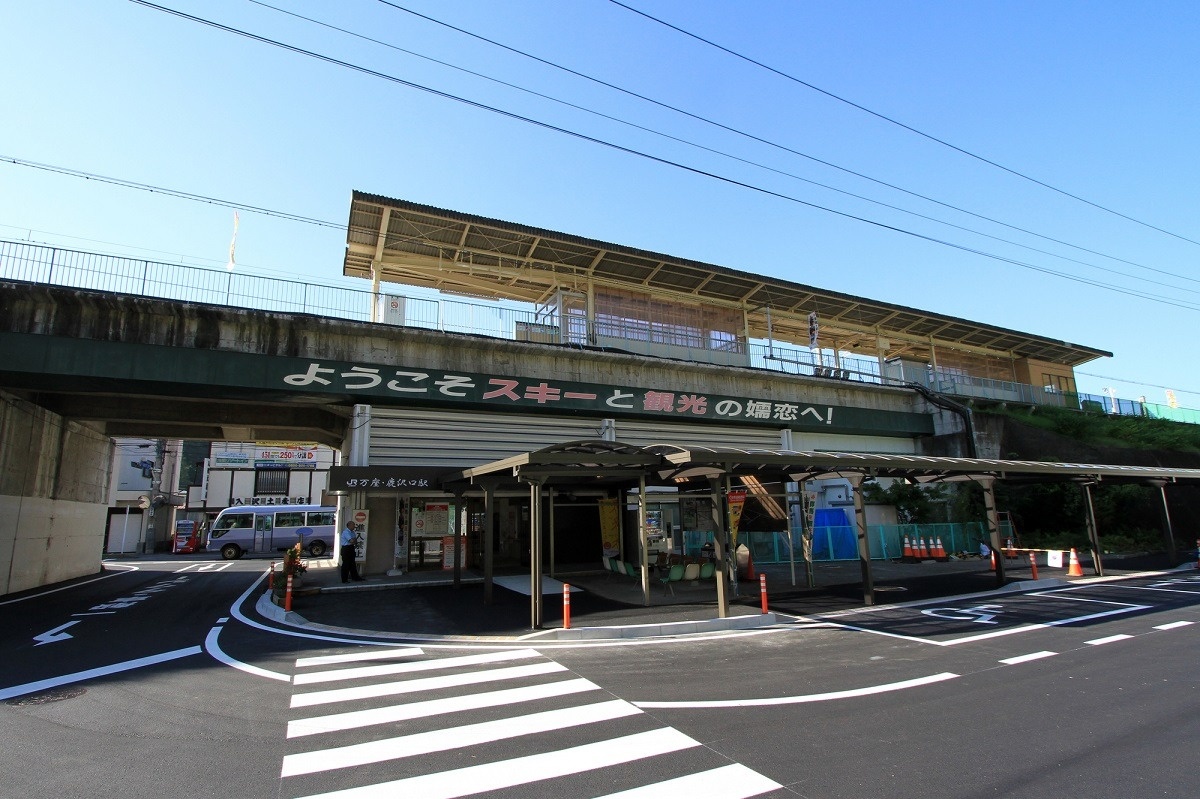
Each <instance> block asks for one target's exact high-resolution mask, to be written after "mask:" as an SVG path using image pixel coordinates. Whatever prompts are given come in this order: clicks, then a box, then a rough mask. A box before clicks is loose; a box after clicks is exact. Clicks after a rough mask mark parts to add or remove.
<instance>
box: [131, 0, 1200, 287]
mask: <svg viewBox="0 0 1200 799" xmlns="http://www.w3.org/2000/svg"><path fill="white" fill-rule="evenodd" d="M133 1H134V2H140V0H133ZM258 1H259V0H251V2H258ZM377 2H379V3H381V4H382V5H384V6H387V7H389V8H393V9H395V10H397V11H401V12H404V13H406V14H410V15H412V16H414V17H417V18H419V19H423V20H426V21H427V22H431V23H433V24H435V25H439V26H441V27H444V28H447V29H448V30H452V31H455V32H457V33H460V34H463V35H464V36H468V37H470V38H473V39H476V40H477V41H481V42H484V43H486V44H490V45H492V46H494V47H498V48H500V49H502V50H506V51H508V52H510V53H513V54H514V55H518V56H521V57H523V58H528V59H530V60H532V61H536V62H538V63H540V64H543V65H545V66H548V67H551V68H553V69H557V70H560V71H562V72H565V73H567V74H569V75H574V76H575V77H578V78H582V79H583V80H586V81H589V82H591V83H594V84H596V85H599V86H603V87H605V88H608V89H612V90H613V91H616V92H619V93H621V94H624V95H627V96H629V97H633V98H635V99H638V100H642V101H644V102H647V103H650V104H652V105H655V106H658V107H659V108H663V109H665V110H668V111H672V112H674V113H677V114H681V115H683V116H686V117H689V118H691V119H694V120H696V121H698V122H703V123H704V124H707V125H711V126H713V127H716V128H719V129H721V130H724V131H727V132H729V133H733V134H735V135H737V136H742V137H744V138H747V139H750V140H752V141H756V142H758V143H760V144H765V145H767V146H769V147H772V148H775V149H778V150H781V151H783V152H787V153H790V154H792V155H795V156H798V157H800V158H804V159H807V160H809V161H812V162H813V163H817V164H821V165H822V166H826V167H829V168H831V169H834V170H837V171H839V172H842V173H844V174H847V175H853V176H854V177H857V178H861V179H862V180H866V181H869V182H871V183H874V184H876V185H879V186H883V187H885V188H889V189H892V190H894V191H898V192H901V193H903V194H906V195H908V196H910V197H916V198H917V199H920V200H924V201H926V202H930V203H934V204H935V205H940V206H942V207H943V208H948V209H950V210H953V211H957V212H959V213H962V214H967V215H968V216H972V217H975V218H976V219H982V220H984V221H986V222H991V223H992V224H995V225H1000V226H1002V227H1005V228H1008V229H1010V230H1015V231H1017V232H1020V233H1024V234H1026V235H1029V236H1035V237H1037V238H1040V239H1043V240H1045V241H1050V242H1053V243H1055V244H1061V245H1062V246H1064V247H1070V248H1072V249H1076V250H1079V251H1081V252H1086V253H1090V254H1092V255H1099V256H1101V257H1103V258H1108V259H1111V260H1113V261H1118V262H1121V263H1125V264H1128V265H1130V266H1135V267H1137V268H1139V269H1145V270H1148V271H1151V272H1157V273H1159V274H1162V275H1167V276H1170V277H1173V278H1177V279H1179V280H1186V281H1191V282H1200V278H1193V277H1189V276H1186V275H1178V274H1175V273H1172V272H1167V271H1165V270H1162V269H1157V268H1155V267H1151V266H1146V265H1145V264H1140V263H1137V262H1136V261H1130V260H1127V259H1124V258H1120V257H1118V256H1115V255H1109V254H1108V253H1103V252H1099V251H1097V250H1092V249H1089V248H1087V247H1084V246H1081V245H1078V244H1073V243H1071V242H1068V241H1064V240H1062V239H1058V238H1054V237H1053V236H1049V235H1046V234H1043V233H1038V232H1036V231H1033V230H1029V229H1027V228H1023V227H1020V226H1018V225H1014V224H1011V223H1008V222H1004V221H1002V220H1000V219H995V218H993V217H990V216H987V215H985V214H980V213H977V212H975V211H971V210H968V209H966V208H962V207H960V206H957V205H953V204H952V203H947V202H945V201H942V200H938V199H936V198H934V197H930V196H928V195H925V194H921V193H919V192H916V191H912V190H910V189H906V188H904V187H902V186H898V185H896V184H894V183H888V182H887V181H884V180H880V179H878V178H874V177H871V176H870V175H867V174H865V173H862V172H858V171H855V170H853V169H850V168H848V167H844V166H841V165H839V164H835V163H833V162H832V161H827V160H825V159H822V158H818V157H817V156H814V155H811V154H809V153H805V152H803V151H800V150H796V149H794V148H792V147H788V146H787V145H784V144H780V143H779V142H775V141H771V140H769V139H765V138H763V137H761V136H757V135H755V134H753V133H749V132H748V131H744V130H741V129H739V128H735V127H732V126H730V125H726V124H724V123H722V122H718V121H716V120H714V119H710V118H708V117H706V116H703V115H701V114H697V113H694V112H691V111H688V110H686V109H683V108H679V107H678V106H674V105H671V104H670V103H666V102H663V101H661V100H656V99H654V98H653V97H649V96H647V95H644V94H641V93H639V92H636V91H633V90H632V89H627V88H625V87H622V86H618V85H616V84H614V83H610V82H608V81H605V80H602V79H600V78H597V77H595V76H592V75H588V74H586V73H584V72H580V71H578V70H575V69H572V68H570V67H567V66H563V65H562V64H558V63H556V62H554V61H550V60H548V59H545V58H542V57H541V56H537V55H534V54H532V53H529V52H526V51H524V50H521V49H520V48H517V47H512V46H511V45H507V44H504V43H503V42H499V41H497V40H495V39H491V38H489V37H487V36H484V35H482V34H479V33H475V32H474V31H469V30H467V29H465V28H461V27H459V26H457V25H452V24H451V23H449V22H446V21H444V20H440V19H438V18H436V17H432V16H430V15H428V14H423V13H421V12H419V11H414V10H412V9H410V8H406V7H405V6H402V5H400V4H399V3H396V2H394V1H393V0H377ZM259 4H260V5H261V4H262V3H259ZM789 177H794V176H791V175H789ZM800 179H801V180H804V179H803V178H800ZM822 185H823V184H822ZM825 188H829V187H825ZM835 191H837V190H836V189H835ZM853 196H857V195H853ZM871 202H874V201H871ZM889 207H891V206H889ZM917 216H920V214H917ZM943 224H950V223H946V222H943ZM980 235H987V234H980ZM1001 240H1002V241H1005V240H1003V239H1001ZM1018 246H1021V245H1018ZM1030 249H1033V248H1030ZM1039 252H1041V251H1039ZM1057 257H1062V256H1057ZM1077 263H1078V262H1077ZM1089 265H1090V264H1089ZM1097 268H1102V267H1097ZM1135 279H1136V278H1135Z"/></svg>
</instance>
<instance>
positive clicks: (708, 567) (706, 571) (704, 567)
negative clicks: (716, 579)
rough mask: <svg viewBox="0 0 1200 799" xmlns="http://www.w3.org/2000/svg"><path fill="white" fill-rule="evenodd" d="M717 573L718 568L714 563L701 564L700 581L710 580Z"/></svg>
mask: <svg viewBox="0 0 1200 799" xmlns="http://www.w3.org/2000/svg"><path fill="white" fill-rule="evenodd" d="M716 573H717V566H716V564H715V563H713V562H712V561H708V562H706V563H701V564H700V579H701V580H709V579H711V578H712V576H713V575H714V574H716Z"/></svg>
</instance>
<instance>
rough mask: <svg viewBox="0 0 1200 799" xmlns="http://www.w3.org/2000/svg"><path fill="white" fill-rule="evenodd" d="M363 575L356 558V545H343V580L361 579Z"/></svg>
mask: <svg viewBox="0 0 1200 799" xmlns="http://www.w3.org/2000/svg"><path fill="white" fill-rule="evenodd" d="M361 579H362V575H360V574H359V573H358V563H357V561H355V560H354V545H353V544H350V545H349V546H343V547H342V582H343V583H344V582H347V581H349V580H361Z"/></svg>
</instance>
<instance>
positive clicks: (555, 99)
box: [248, 0, 1200, 294]
mask: <svg viewBox="0 0 1200 799" xmlns="http://www.w3.org/2000/svg"><path fill="white" fill-rule="evenodd" d="M248 1H249V2H251V3H253V4H255V5H257V6H261V7H263V8H268V9H270V10H272V11H275V12H278V13H280V14H285V15H287V16H289V17H292V18H294V19H300V20H304V21H305V22H308V23H310V24H313V25H318V26H320V27H323V28H326V29H328V30H333V31H337V32H338V33H341V34H344V35H346V36H351V37H354V38H356V39H359V40H362V41H366V42H370V43H372V44H377V45H379V46H381V47H386V48H388V49H390V50H394V51H396V52H400V53H404V54H405V55H409V56H412V57H414V58H419V59H422V60H424V61H428V62H431V63H434V64H438V65H440V66H444V67H446V68H448V69H453V70H456V71H458V72H461V73H464V74H467V75H471V76H473V77H477V78H480V79H481V80H486V81H488V82H491V83H495V84H498V85H500V86H504V87H507V88H510V89H514V90H516V91H519V92H523V93H525V94H529V95H532V96H534V97H539V98H541V99H543V100H548V101H550V102H553V103H557V104H559V105H563V106H566V107H568V108H573V109H575V110H577V111H582V112H584V113H587V114H591V115H593V116H597V117H600V118H601V119H606V120H609V121H611V122H616V123H617V124H620V125H625V126H627V127H631V128H634V129H635V130H640V131H643V132H646V133H650V134H652V135H655V136H659V137H662V138H664V139H668V140H670V141H674V142H678V143H680V144H684V145H687V146H689V147H694V148H696V149H698V150H702V151H704V152H708V153H712V154H714V155H719V156H721V157H723V158H728V159H730V160H733V161H737V162H739V163H742V164H746V165H748V166H753V167H756V168H758V169H762V170H765V171H768V172H772V173H774V174H777V175H781V176H783V177H787V178H791V179H793V180H797V181H800V182H802V183H807V184H809V185H811V186H817V187H819V188H822V189H826V190H828V191H832V192H836V193H838V194H841V195H844V196H847V197H853V198H854V199H856V200H862V201H863V202H867V203H871V204H873V205H877V206H880V207H883V208H888V209H890V210H893V211H898V212H900V213H902V214H908V215H909V216H914V217H916V218H918V219H924V220H926V221H929V222H933V223H935V224H939V225H945V226H946V227H950V228H954V229H955V230H961V231H964V232H967V233H971V234H974V235H977V236H982V237H984V238H987V239H991V240H993V241H998V242H1002V243H1004V244H1008V245H1011V246H1013V247H1019V248H1021V249H1024V250H1029V251H1030V252H1036V253H1039V254H1041V255H1046V256H1049V257H1051V258H1058V259H1060V260H1063V261H1068V262H1070V263H1075V264H1079V265H1080V266H1086V267H1089V268H1092V269H1096V270H1098V271H1101V272H1108V273H1110V274H1114V275H1120V276H1121V277H1127V278H1129V279H1131V280H1144V281H1146V282H1148V283H1152V284H1155V285H1159V286H1163V287H1166V288H1171V289H1175V290H1178V291H1186V292H1188V293H1190V294H1197V293H1200V290H1197V289H1185V288H1181V287H1179V286H1175V285H1173V284H1170V283H1163V282H1161V281H1156V280H1150V279H1148V278H1140V277H1137V276H1135V275H1131V274H1129V273H1127V272H1122V271H1120V270H1117V269H1110V268H1108V267H1104V266H1100V265H1099V264H1095V263H1091V262H1089V261H1081V260H1079V259H1077V258H1070V257H1068V256H1066V255H1061V254H1059V253H1055V252H1051V251H1050V250H1043V249H1040V248H1038V247H1033V246H1030V245H1028V244H1022V243H1021V242H1018V241H1013V240H1012V239H1006V238H1003V237H1001V236H995V235H992V234H990V233H985V232H983V231H982V230H977V229H975V228H969V227H966V226H964V225H958V224H955V223H953V222H949V221H946V220H944V219H938V218H936V217H933V216H929V215H927V214H922V213H918V212H917V211H913V210H910V209H907V208H903V207H901V206H898V205H893V204H891V203H887V202H883V201H881V200H876V199H873V198H871V197H867V196H865V195H862V194H856V193H854V192H851V191H847V190H845V189H840V188H838V187H836V186H831V185H829V184H826V183H821V182H820V181H815V180H811V179H809V178H805V177H801V176H800V175H796V174H793V173H791V172H787V171H785V170H782V169H778V168H776V167H772V166H769V165H767V164H763V163H761V162H757V161H753V160H750V159H747V158H742V157H741V156H737V155H733V154H732V153H728V152H725V151H723V150H717V149H715V148H712V147H707V146H705V145H703V144H699V143H697V142H693V141H690V140H687V139H683V138H680V137H678V136H673V135H671V134H669V133H665V132H663V131H660V130H655V129H653V128H649V127H645V126H643V125H639V124H637V123H635V122H631V121H629V120H627V119H621V118H619V117H615V116H612V115H610V114H605V113H603V112H600V111H596V110H594V109H591V108H587V107H584V106H581V105H578V104H576V103H572V102H570V101H568V100H563V99H561V98H558V97H553V96H551V95H548V94H544V93H542V92H538V91H534V90H533V89H529V88H526V87H524V86H519V85H517V84H514V83H510V82H508V81H504V80H501V79H499V78H496V77H493V76H491V75H485V74H483V73H481V72H477V71H475V70H471V69H467V68H465V67H461V66H458V65H456V64H452V63H450V62H448V61H443V60H441V59H438V58H433V57H431V56H427V55H424V54H422V53H418V52H415V51H413V50H409V49H406V48H403V47H399V46H397V45H395V44H392V43H390V42H385V41H382V40H380V39H376V38H373V37H370V36H365V35H363V34H361V33H357V32H355V31H352V30H348V29H346V28H342V27H339V26H337V25H332V24H330V23H327V22H323V21H321V20H318V19H314V18H312V17H308V16H305V15H303V14H298V13H296V12H294V11H288V10H287V9H283V8H279V7H277V6H273V5H271V4H270V3H266V2H263V0H248ZM389 5H390V4H389ZM393 7H395V6H393ZM417 16H421V15H417ZM423 18H424V19H428V20H431V21H433V20H432V18H430V17H423ZM439 24H445V23H439ZM451 27H452V26H451ZM453 29H454V30H456V31H460V32H463V31H462V29H460V28H453ZM469 35H471V36H474V35H475V34H469ZM483 41H486V42H488V43H489V44H495V43H494V42H492V40H490V39H483ZM497 46H502V47H506V48H507V45H497ZM508 49H512V48H508ZM514 52H521V51H514ZM525 55H528V54H525ZM528 57H531V58H533V57H534V56H528ZM539 60H540V59H539ZM543 63H549V62H543ZM573 74H578V73H573ZM605 85H608V84H605ZM822 163H824V162H822ZM854 174H857V173H854ZM872 180H873V179H872ZM876 182H879V181H876ZM882 185H885V186H889V187H891V184H886V183H883V184H882ZM901 191H904V190H903V189H901ZM908 193H910V194H912V192H908ZM913 196H916V197H920V198H921V199H928V200H929V201H930V202H935V203H937V204H939V205H942V206H944V207H947V208H950V209H952V210H955V211H959V212H961V213H964V214H968V215H970V216H974V217H977V218H979V219H983V220H985V221H988V222H993V223H995V224H999V225H1002V226H1004V227H1008V228H1012V229H1014V230H1017V231H1019V232H1022V233H1026V234H1028V235H1031V236H1035V237H1038V238H1042V239H1045V240H1047V241H1052V242H1054V243H1057V244H1063V245H1064V246H1067V247H1072V248H1073V249H1078V250H1080V251H1083V252H1090V253H1092V254H1094V255H1099V256H1101V257H1104V258H1108V259H1110V260H1114V261H1119V262H1123V263H1127V264H1129V265H1131V266H1136V267H1138V268H1141V269H1146V270H1148V271H1151V272H1157V273H1159V274H1163V275H1166V276H1168V277H1173V278H1177V279H1179V280H1184V281H1190V282H1194V283H1200V278H1193V277H1188V276H1187V275H1177V274H1174V273H1171V272H1166V271H1164V270H1161V269H1155V268H1152V267H1149V266H1144V265H1142V264H1138V263H1135V262H1133V261H1127V260H1125V259H1122V258H1117V257H1115V256H1111V255H1106V254H1105V253H1101V252H1097V251H1094V250H1088V249H1086V248H1084V247H1079V246H1078V245H1073V244H1069V243H1067V242H1063V241H1060V240H1058V239H1053V238H1050V237H1049V236H1044V235H1041V234H1038V233H1035V232H1033V231H1030V230H1026V229H1024V228H1020V227H1016V226H1014V225H1009V224H1007V223H1004V222H1000V221H999V220H995V219H991V218H989V217H986V216H982V215H980V214H976V213H973V212H971V211H967V210H965V209H962V208H958V207H957V206H953V205H949V204H947V203H943V202H940V201H937V200H932V199H931V198H926V197H924V196H923V195H919V194H914V195H913Z"/></svg>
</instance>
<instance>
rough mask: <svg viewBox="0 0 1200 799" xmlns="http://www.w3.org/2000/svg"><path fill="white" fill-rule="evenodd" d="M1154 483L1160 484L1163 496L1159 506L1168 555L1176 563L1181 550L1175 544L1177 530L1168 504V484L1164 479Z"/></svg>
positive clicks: (1173, 563)
mask: <svg viewBox="0 0 1200 799" xmlns="http://www.w3.org/2000/svg"><path fill="white" fill-rule="evenodd" d="M1154 485H1157V486H1158V493H1159V496H1161V497H1162V505H1160V506H1159V515H1160V516H1161V517H1162V526H1163V537H1164V538H1165V539H1166V541H1165V543H1166V545H1167V557H1168V558H1170V560H1171V565H1172V566H1174V565H1175V561H1176V560H1177V559H1178V558H1179V550H1178V548H1177V547H1176V546H1175V531H1174V530H1173V529H1172V528H1171V509H1170V507H1169V506H1168V505H1167V484H1166V482H1164V481H1161V480H1159V481H1156V482H1155V483H1154Z"/></svg>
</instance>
